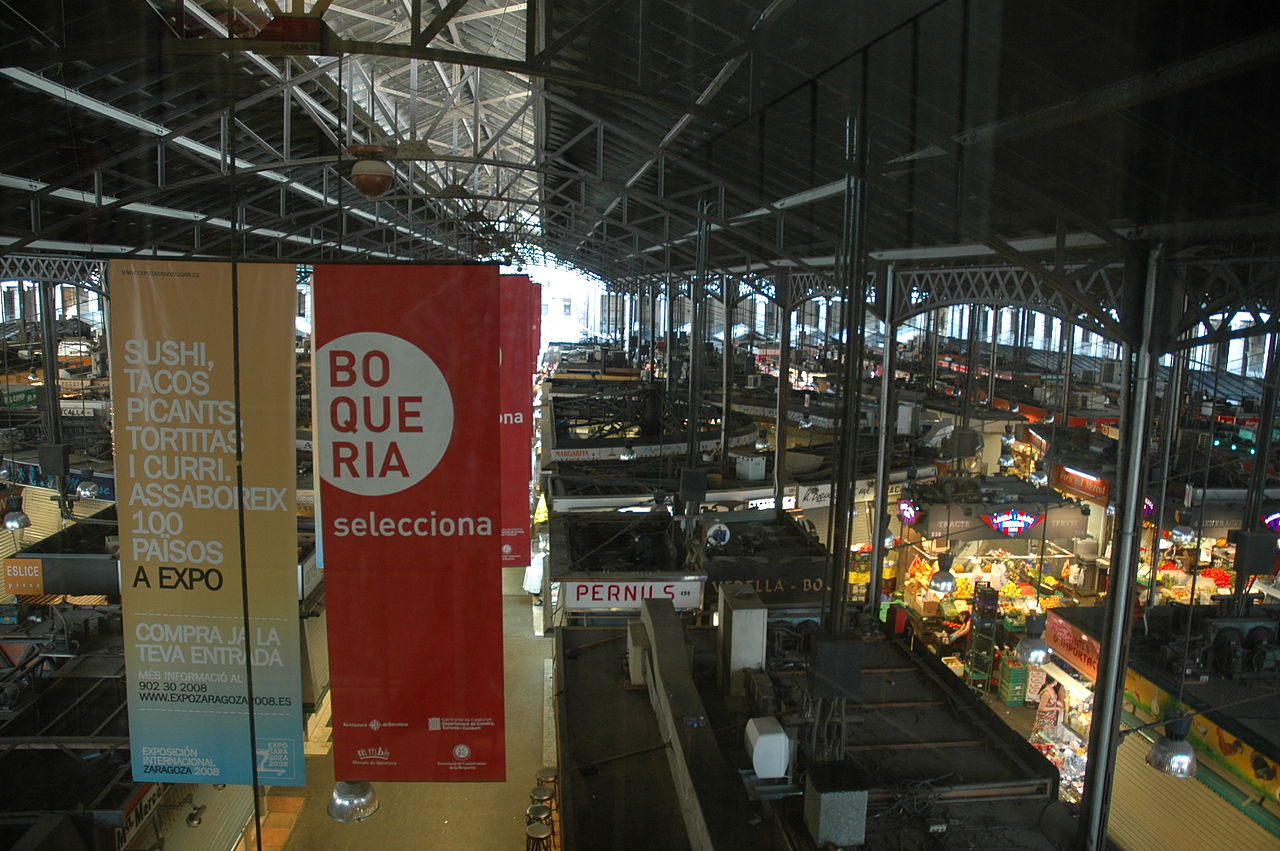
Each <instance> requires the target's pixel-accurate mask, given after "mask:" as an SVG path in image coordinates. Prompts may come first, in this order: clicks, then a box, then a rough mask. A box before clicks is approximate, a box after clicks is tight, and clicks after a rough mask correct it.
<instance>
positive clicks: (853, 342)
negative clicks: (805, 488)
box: [822, 115, 867, 634]
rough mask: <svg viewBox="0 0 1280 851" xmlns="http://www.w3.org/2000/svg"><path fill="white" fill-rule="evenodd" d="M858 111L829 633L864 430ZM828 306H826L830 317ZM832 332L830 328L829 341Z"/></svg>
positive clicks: (848, 147)
mask: <svg viewBox="0 0 1280 851" xmlns="http://www.w3.org/2000/svg"><path fill="white" fill-rule="evenodd" d="M861 130H862V128H861V124H860V122H859V118H858V116H857V115H851V116H850V117H849V118H848V119H847V121H846V125H845V156H846V158H847V159H848V160H849V161H850V162H851V163H852V165H853V168H852V169H851V170H847V171H846V172H845V183H844V216H843V224H842V227H841V234H840V248H839V252H838V254H837V255H836V256H837V264H836V280H837V281H838V282H839V284H840V286H841V305H840V320H841V326H842V328H841V330H843V332H844V333H843V334H842V335H841V337H842V339H843V340H844V363H843V369H842V372H841V376H840V382H839V387H840V402H841V406H840V417H839V421H838V425H837V432H836V433H837V435H838V437H837V441H838V442H837V448H836V457H835V464H834V465H833V467H834V473H833V477H832V481H831V502H830V505H831V511H830V514H829V521H828V526H829V531H828V534H827V549H828V553H829V555H828V559H829V562H828V569H827V576H826V587H825V591H824V593H825V597H826V599H825V603H824V605H823V624H822V625H823V627H824V629H825V630H826V631H827V632H828V633H833V634H834V633H840V632H842V631H844V629H845V626H846V624H845V612H846V609H847V605H846V604H847V602H848V595H849V557H850V552H849V547H850V545H851V544H852V541H850V540H849V536H850V532H851V530H852V527H853V513H854V511H855V510H856V509H855V507H854V506H855V502H856V499H855V497H856V494H857V489H858V485H857V479H858V453H859V450H860V448H861V447H860V446H859V442H860V438H861V432H862V428H861V426H862V423H861V414H862V355H863V351H864V350H865V348H866V333H867V297H866V296H867V293H866V284H865V282H866V274H865V266H864V264H865V262H866V255H865V251H864V250H863V243H862V239H863V233H864V225H865V223H866V214H867V210H866V182H865V172H866V166H865V164H866V158H865V152H864V150H863V148H862V145H861V140H862V139H863V134H862V132H861ZM830 314H831V307H830V305H828V307H827V315H828V318H830ZM831 340H832V335H831V334H830V328H829V327H828V335H827V342H828V344H830V342H831Z"/></svg>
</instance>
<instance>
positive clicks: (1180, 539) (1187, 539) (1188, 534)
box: [1169, 523, 1196, 547]
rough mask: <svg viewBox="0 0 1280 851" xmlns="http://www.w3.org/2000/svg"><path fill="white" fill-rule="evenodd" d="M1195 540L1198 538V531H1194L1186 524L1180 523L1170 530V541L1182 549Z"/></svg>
mask: <svg viewBox="0 0 1280 851" xmlns="http://www.w3.org/2000/svg"><path fill="white" fill-rule="evenodd" d="M1195 538H1196V530H1195V529H1192V528H1191V527H1190V526H1188V525H1187V524H1186V523H1178V524H1177V525H1175V526H1174V527H1173V528H1172V529H1170V530H1169V540H1170V541H1173V542H1174V543H1175V544H1177V545H1178V546H1180V547H1184V546H1186V545H1187V544H1189V543H1191V542H1192V541H1194V540H1195Z"/></svg>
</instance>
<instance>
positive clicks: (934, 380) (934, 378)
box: [929, 307, 948, 392]
mask: <svg viewBox="0 0 1280 851" xmlns="http://www.w3.org/2000/svg"><path fill="white" fill-rule="evenodd" d="M947 309H948V308H945V307H943V308H938V309H936V310H930V311H929V347H930V350H931V354H930V359H929V389H930V390H932V391H934V392H937V390H938V338H939V337H941V336H942V333H941V331H942V329H941V328H939V327H938V325H939V324H941V323H939V321H938V315H939V313H940V312H941V311H943V310H947Z"/></svg>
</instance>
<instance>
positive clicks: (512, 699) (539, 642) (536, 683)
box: [285, 594, 552, 851]
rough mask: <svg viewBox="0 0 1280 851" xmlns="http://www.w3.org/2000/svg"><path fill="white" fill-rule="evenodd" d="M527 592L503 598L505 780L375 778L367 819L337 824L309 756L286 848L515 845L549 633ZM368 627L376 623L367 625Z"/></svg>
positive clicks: (534, 746) (535, 755)
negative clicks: (543, 633) (538, 632)
mask: <svg viewBox="0 0 1280 851" xmlns="http://www.w3.org/2000/svg"><path fill="white" fill-rule="evenodd" d="M530 608H531V598H530V597H529V596H528V595H527V594H520V595H518V596H514V595H513V596H506V597H503V607H502V609H503V634H504V651H505V652H504V658H505V664H506V712H507V781H506V782H505V783H379V784H376V785H375V790H376V792H377V795H378V800H379V802H380V804H381V806H380V809H379V810H378V812H377V813H376V814H375V815H374V816H373V817H372V818H370V819H369V820H367V821H364V822H361V823H358V824H339V823H337V822H335V821H333V820H331V819H330V818H329V817H328V816H327V815H326V814H325V805H326V804H327V803H328V800H329V792H330V790H331V789H332V788H333V763H332V761H331V760H330V759H329V757H327V756H313V757H308V759H307V791H308V795H307V799H306V802H305V803H304V804H303V806H302V810H301V811H300V812H299V814H298V819H297V823H296V825H295V827H294V828H293V831H292V833H291V834H290V836H289V840H288V844H287V845H286V846H285V848H286V849H287V851H368V849H377V851H409V849H415V851H418V850H420V849H425V848H430V849H432V851H475V849H478V848H521V847H523V844H524V811H525V807H527V806H528V804H529V789H530V788H531V787H532V786H533V779H534V775H535V774H536V772H537V770H538V769H539V768H541V767H542V766H543V765H544V764H545V763H544V762H543V759H544V757H543V705H544V702H545V689H544V678H545V673H544V672H545V670H546V669H547V667H548V666H547V664H546V662H547V660H549V659H550V658H551V649H552V642H551V639H550V638H538V637H536V636H534V635H533V631H532V628H531V623H532V619H531V617H530ZM371 628H375V627H374V626H373V625H371Z"/></svg>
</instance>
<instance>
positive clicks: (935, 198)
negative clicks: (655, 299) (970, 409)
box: [0, 0, 1280, 333]
mask: <svg viewBox="0 0 1280 851" xmlns="http://www.w3.org/2000/svg"><path fill="white" fill-rule="evenodd" d="M280 10H284V11H286V12H294V13H298V12H300V13H302V20H301V21H294V22H291V23H289V26H288V28H287V29H284V30H282V27H283V22H282V21H280V20H277V21H274V22H273V20H272V19H273V17H275V18H278V17H280V16H279V15H277V14H276V12H278V11H280ZM1278 16H1280V8H1277V7H1276V5H1275V4H1273V3H1263V2H1239V3H1232V4H1226V5H1225V6H1224V5H1222V4H1205V3H1201V2H1191V0H1174V2H1159V3H1157V2H1151V0H1146V1H1145V2H1132V3H1114V2H1111V1H1110V0H1081V2H1075V3H1049V2H1039V0H1036V1H1035V2H998V0H978V2H974V0H932V1H931V0H871V2H860V3H844V4H812V3H797V2H794V0H719V2H715V3H683V2H674V0H543V2H538V3H520V2H505V0H451V2H447V3H440V4H437V3H420V2H418V1H417V0H346V1H345V2H332V0H293V2H290V3H281V2H273V0H117V2H112V3H60V4H54V3H46V2H42V0H11V2H6V3H5V4H4V5H3V7H2V8H0V48H2V49H3V54H4V63H3V64H4V65H5V66H6V67H4V68H0V92H2V94H3V97H4V102H5V104H6V105H7V110H6V113H7V115H6V117H7V119H8V122H9V126H8V127H7V132H6V133H5V134H4V136H3V137H2V138H0V193H3V204H0V252H4V256H8V257H13V256H16V255H25V254H31V253H36V252H60V253H71V254H75V255H84V256H93V257H102V256H107V255H130V254H158V255H161V256H173V257H231V256H234V257H239V258H254V259H289V260H298V261H301V262H320V261H334V260H412V261H444V260H457V259H467V260H470V259H475V258H488V259H499V258H506V259H510V260H516V259H517V258H518V257H526V258H527V257H528V256H529V255H531V254H538V253H541V252H545V253H546V254H548V255H552V256H554V257H557V258H561V259H563V260H565V261H568V262H571V263H573V264H576V265H577V266H579V267H581V268H583V269H585V270H588V271H591V272H595V273H598V274H599V275H601V276H602V277H604V278H605V279H606V280H607V281H608V282H609V283H610V284H612V285H613V286H615V287H617V288H620V289H628V288H630V289H634V288H637V287H639V286H642V285H644V284H645V283H647V282H649V281H651V280H654V279H655V278H661V279H663V280H666V279H667V277H668V276H674V277H676V278H687V277H688V276H689V275H690V273H691V272H692V271H693V270H694V269H695V267H696V265H697V257H698V252H697V246H698V242H699V239H698V235H699V231H700V230H701V231H702V237H703V242H704V244H705V246H706V251H705V255H704V256H705V263H706V269H707V270H708V272H709V273H711V274H714V275H724V276H731V277H732V278H733V279H734V281H736V282H737V283H738V284H739V285H742V284H745V285H746V286H747V287H748V288H750V289H752V290H754V291H760V292H765V293H766V294H774V293H775V288H776V287H777V286H778V284H779V282H780V281H781V279H782V276H783V275H784V274H785V275H786V276H787V280H789V281H790V282H791V283H792V284H793V285H798V286H800V287H801V288H802V289H801V293H802V294H813V293H816V292H827V291H830V288H831V287H832V286H833V285H834V284H835V283H837V282H838V281H839V280H840V279H841V275H840V274H838V270H837V267H836V258H837V257H840V256H845V255H846V254H848V253H851V254H852V255H853V256H856V257H862V256H869V257H870V258H871V259H872V260H873V261H876V260H892V261H894V262H896V263H897V264H898V265H899V266H900V267H910V268H911V270H912V271H913V272H915V273H917V277H916V278H913V279H912V281H911V286H912V287H915V288H928V287H930V286H932V287H933V288H934V289H938V288H940V287H942V286H943V285H942V284H941V283H939V282H938V281H937V280H936V279H930V278H928V277H927V273H928V270H930V269H935V268H938V267H948V266H950V267H954V266H956V265H964V266H973V265H974V264H978V265H981V264H997V265H1000V266H1003V267H1007V268H1008V269H1010V270H1014V271H1017V272H1018V273H1020V274H1030V275H1031V276H1032V283H1031V284H1027V283H1025V282H1023V283H1018V282H1016V281H1015V282H1010V281H1009V280H1003V281H1002V282H1001V283H1000V287H1001V289H1000V290H999V291H998V292H995V291H989V290H984V289H982V288H981V287H977V288H975V287H973V286H971V287H970V288H969V289H963V288H960V289H954V288H955V287H956V286H957V280H958V279H955V278H952V279H949V281H950V283H949V286H951V287H953V289H954V291H948V292H947V293H945V294H942V295H939V296H937V298H939V299H941V300H947V299H950V300H953V301H954V300H960V299H961V298H962V297H964V298H965V300H983V299H984V298H990V299H991V300H993V301H994V300H1001V301H1003V303H1008V301H1007V296H1008V295H1009V293H1010V292H1014V294H1015V295H1016V296H1018V297H1019V298H1020V299H1021V300H1023V301H1024V302H1027V303H1029V304H1033V305H1034V304H1036V303H1037V299H1039V300H1041V301H1043V307H1044V308H1045V309H1047V310H1049V311H1050V312H1057V313H1060V314H1065V315H1073V316H1080V317H1084V318H1086V319H1087V320H1088V321H1089V323H1090V324H1092V325H1093V326H1094V327H1096V328H1098V329H1100V330H1103V331H1114V332H1117V333H1120V332H1122V331H1123V328H1122V325H1121V323H1120V322H1118V320H1117V319H1116V313H1117V312H1118V311H1120V310H1121V308H1122V307H1123V305H1124V295H1123V292H1124V288H1123V286H1122V284H1120V283H1118V281H1119V280H1120V278H1119V275H1120V273H1119V272H1115V273H1114V274H1108V273H1106V270H1107V269H1120V268H1122V264H1123V261H1124V258H1125V256H1126V251H1125V249H1126V247H1127V246H1128V245H1129V244H1130V243H1131V241H1133V240H1139V241H1141V240H1159V241H1162V242H1164V243H1165V245H1166V247H1167V251H1166V255H1165V256H1166V257H1168V258H1174V259H1177V260H1180V261H1185V262H1187V263H1189V264H1192V265H1194V264H1195V263H1203V262H1204V261H1205V259H1206V258H1217V259H1222V258H1241V257H1243V258H1246V259H1247V260H1251V261H1255V262H1257V263H1264V262H1268V261H1269V260H1270V257H1271V255H1272V254H1273V253H1274V249H1275V245H1274V243H1275V241H1276V230H1277V228H1276V225H1277V222H1278V221H1280V219H1278V218H1277V209H1276V205H1277V202H1276V199H1277V198H1278V197H1280V192H1277V189H1278V188H1280V160H1278V159H1277V158H1276V157H1275V156H1274V151H1275V149H1276V141H1277V138H1278V134H1277V129H1278V127H1277V123H1278V122H1280V116H1278V115H1277V113H1276V111H1275V110H1274V109H1271V108H1270V106H1271V104H1272V103H1273V101H1274V100H1275V95H1276V93H1277V85H1276V84H1277V67H1278V66H1277V63H1276V62H1275V58H1276V55H1277V50H1278V48H1280V30H1278V29H1277V18H1278ZM282 32H283V36H282V35H281V33H282ZM352 145H356V146H362V145H364V146H367V145H387V146H391V147H394V148H395V149H396V151H395V153H394V154H389V155H391V156H392V157H393V159H392V163H393V166H394V168H395V172H396V180H395V185H394V187H393V189H392V190H391V191H390V192H389V193H387V195H385V196H383V197H381V198H379V199H376V200H369V199H366V198H364V197H363V196H361V195H359V194H358V193H357V192H356V191H355V190H354V189H353V187H352V186H351V185H350V183H349V182H348V181H347V180H346V175H348V174H349V172H350V168H351V163H352V161H353V160H352V155H351V146H352ZM388 153H389V152H388ZM850 175H853V176H859V177H865V184H863V183H861V182H860V183H859V185H864V187H865V192H864V193H863V194H862V196H861V197H863V198H864V200H865V204H866V213H867V214H866V216H865V219H863V218H862V217H860V216H852V217H848V221H846V216H845V210H846V209H856V208H857V207H856V205H852V206H851V205H850V198H851V197H854V196H853V195H851V193H850V192H849V191H848V187H847V185H846V183H847V180H846V179H847V178H848V177H849V176H850ZM1184 268H1190V267H1189V266H1188V267H1184ZM1268 268H1269V267H1268ZM1196 269H1199V267H1196ZM1081 270H1083V271H1081ZM1077 272H1078V273H1079V274H1075V273H1077ZM1195 274H1198V275H1199V277H1195ZM1195 274H1192V275H1191V278H1190V282H1189V288H1190V289H1193V290H1195V291H1197V292H1199V291H1201V290H1212V289H1213V288H1214V287H1219V288H1221V287H1229V286H1231V284H1230V283H1229V282H1228V283H1215V281H1216V280H1217V279H1215V278H1213V277H1212V273H1210V272H1203V271H1200V272H1196V273H1195ZM1236 277H1237V279H1238V278H1239V276H1238V275H1237V276H1236ZM1251 280H1252V279H1251ZM931 281H932V283H931ZM1238 284H1239V280H1237V281H1236V284H1235V285H1236V286H1237V290H1238V289H1239V287H1238ZM1270 286H1271V287H1272V290H1274V278H1273V279H1271V283H1270ZM1018 287H1021V289H1018ZM1011 288H1012V289H1011ZM1272 290H1268V291H1267V292H1268V293H1270V294H1271V295H1274V293H1273V292H1272ZM1214 292H1217V293H1219V294H1221V290H1214ZM1245 301H1248V299H1245ZM917 302H918V300H917ZM1255 302H1256V300H1255ZM1214 304H1216V302H1214V301H1213V300H1212V299H1208V298H1206V299H1205V300H1204V301H1203V305H1204V306H1209V307H1212V306H1213V305H1214ZM1255 306H1256V304H1255ZM1259 319H1260V321H1261V320H1264V319H1265V317H1259Z"/></svg>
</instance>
